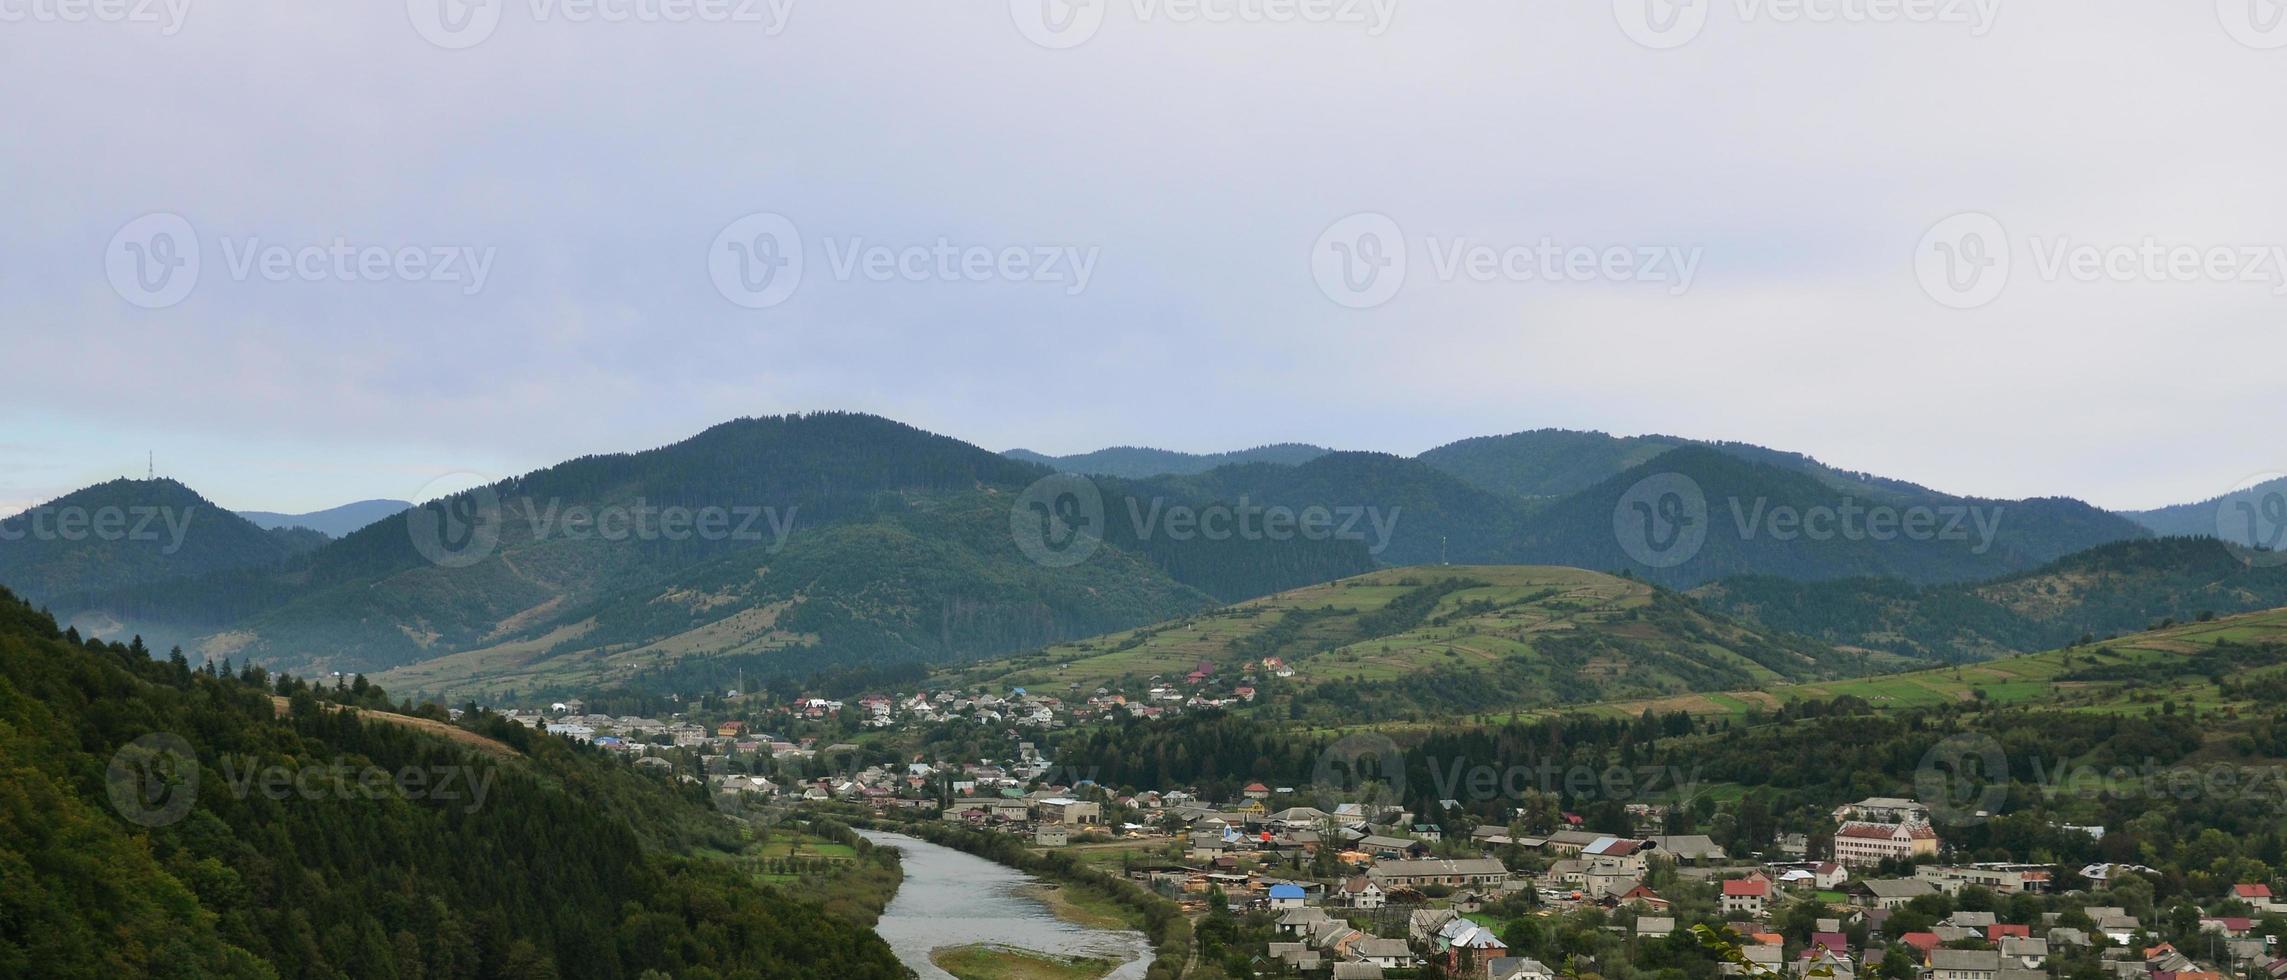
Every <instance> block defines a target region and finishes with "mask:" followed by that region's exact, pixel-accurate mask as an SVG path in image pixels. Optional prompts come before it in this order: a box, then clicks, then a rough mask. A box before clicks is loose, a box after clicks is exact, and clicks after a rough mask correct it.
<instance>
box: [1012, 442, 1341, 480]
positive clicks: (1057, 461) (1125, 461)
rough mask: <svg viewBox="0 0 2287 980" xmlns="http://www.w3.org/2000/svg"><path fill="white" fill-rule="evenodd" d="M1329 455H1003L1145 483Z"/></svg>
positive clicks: (1277, 448)
mask: <svg viewBox="0 0 2287 980" xmlns="http://www.w3.org/2000/svg"><path fill="white" fill-rule="evenodd" d="M1330 452H1333V450H1331V449H1323V448H1320V447H1318V446H1306V445H1302V444H1300V443H1291V442H1289V443H1280V444H1278V445H1273V446H1258V447H1256V448H1254V449H1241V450H1238V451H1236V452H1228V453H1179V452H1174V451H1172V450H1166V449H1144V448H1140V447H1136V446H1117V447H1114V448H1111V449H1099V450H1096V451H1095V452H1092V453H1081V454H1079V455H1077V456H1047V455H1043V454H1041V453H1036V452H1033V451H1031V450H1029V449H1011V450H1009V451H1007V452H1005V453H1003V454H1002V455H1004V456H1007V457H1009V458H1010V459H1020V460H1023V461H1025V462H1028V463H1037V464H1039V465H1041V466H1046V467H1048V468H1049V469H1052V470H1055V471H1057V472H1059V473H1082V474H1086V475H1089V476H1116V477H1125V478H1128V479H1142V478H1144V477H1153V476H1171V475H1172V476H1187V475H1190V474H1194V473H1205V472H1207V471H1208V470H1211V469H1214V468H1216V467H1218V466H1230V465H1233V464H1238V463H1279V464H1283V465H1287V466H1299V465H1301V464H1303V463H1307V462H1310V461H1311V460H1313V459H1317V458H1318V457H1320V456H1324V455H1326V454H1327V453H1330Z"/></svg>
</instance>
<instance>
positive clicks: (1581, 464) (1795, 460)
mask: <svg viewBox="0 0 2287 980" xmlns="http://www.w3.org/2000/svg"><path fill="white" fill-rule="evenodd" d="M1683 446H1704V447H1708V448H1712V449H1717V450H1720V451H1722V452H1725V453H1728V454H1730V455H1733V456H1737V457H1739V458H1741V459H1744V460H1748V461H1750V462H1756V463H1764V464H1767V465H1771V466H1777V467H1780V468H1782V469H1791V470H1795V471H1797V472H1800V473H1805V474H1808V475H1810V476H1812V477H1814V478H1816V479H1817V480H1818V481H1819V482H1821V483H1824V484H1826V485H1828V486H1830V487H1834V488H1836V489H1839V490H1848V491H1851V492H1856V493H1865V494H1868V495H1870V496H1875V497H1882V498H1886V499H1893V500H1901V499H1910V498H1913V497H1920V496H1926V495H1929V494H1933V493H1936V491H1933V490H1930V489H1929V488H1927V487H1922V486H1918V485H1915V484H1912V483H1907V482H1905V481H1902V480H1891V479H1886V478H1883V477H1878V476H1874V475H1871V474H1867V473H1857V472H1852V471H1849V470H1842V469H1836V468H1834V467H1831V466H1828V465H1826V464H1824V463H1821V462H1819V461H1818V460H1815V459H1812V458H1811V457H1809V456H1805V455H1803V454H1801V453H1791V452H1786V451H1784V450H1778V449H1766V448H1764V447H1762V446H1756V445H1751V444H1748V443H1743V442H1708V441H1703V440H1697V439H1685V438H1681V437H1678V436H1661V435H1647V436H1611V435H1606V434H1604V433H1602V432H1576V431H1573V430H1569V429H1538V430H1535V431H1531V432H1517V433H1511V434H1509V435H1505V436H1484V437H1480V438H1476V439H1464V440H1462V441H1460V442H1455V443H1449V444H1447V445H1443V446H1439V447H1437V448H1436V449H1432V450H1430V451H1428V452H1425V453H1423V454H1421V455H1420V456H1419V457H1416V458H1418V459H1420V460H1421V461H1422V462H1424V463H1428V464H1429V465H1431V466H1434V467H1437V468H1438V469H1440V470H1442V471H1444V472H1446V473H1449V474H1452V475H1453V476H1455V477H1458V478H1460V479H1462V480H1464V481H1466V482H1468V483H1469V484H1470V485H1471V486H1474V487H1477V488H1478V489H1480V490H1484V491H1486V492H1488V493H1497V494H1501V495H1503V496H1508V497H1515V498H1518V499H1522V500H1529V501H1537V500H1546V499H1550V498H1555V497H1562V496H1566V495H1569V494H1575V493H1579V492H1581V491H1583V490H1586V489H1588V488H1589V487H1591V486H1594V485H1596V484H1597V483H1600V482H1603V481H1604V480H1605V479H1608V478H1610V477H1611V476H1613V475H1614V474H1616V473H1621V472H1624V471H1626V470H1629V469H1631V468H1634V467H1637V466H1641V465H1643V464H1645V463H1647V462H1650V461H1651V460H1652V459H1654V458H1656V457H1658V456H1659V455H1660V454H1662V453H1665V452H1667V451H1669V450H1671V449H1677V448H1680V447H1683Z"/></svg>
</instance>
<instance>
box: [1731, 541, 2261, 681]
mask: <svg viewBox="0 0 2287 980" xmlns="http://www.w3.org/2000/svg"><path fill="white" fill-rule="evenodd" d="M1693 595H1695V596H1697V597H1698V598H1700V599H1701V600H1702V601H1704V602H1706V603H1707V604H1708V605H1709V606H1712V607H1714V608H1717V609H1721V610H1724V611H1725V612H1728V613H1730V614H1732V615H1734V616H1738V617H1740V618H1743V619H1748V620H1752V621H1754V622H1758V623H1761V624H1763V625H1765V626H1768V627H1771V628H1773V629H1779V630H1786V631H1789V632H1795V633H1801V634H1803V635H1805V636H1810V637H1814V638H1817V639H1820V640H1823V641H1825V642H1828V643H1834V644H1838V645H1843V646H1851V647H1863V648H1866V649H1872V650H1884V651H1888V652H1891V653H1897V654H1902V655H1906V656H1912V657H1920V658H1925V659H1931V660H1943V661H1960V660H1983V659H1988V658H1992V657H1996V656H2003V655H2007V654H2011V653H2027V652H2032V651H2036V650H2048V649H2054V648H2056V647H2061V646H2064V645H2066V644H2069V643H2072V642H2074V641H2075V640H2078V639H2080V638H2081V637H2083V636H2108V635H2112V634H2116V633H2130V632H2135V631H2137V630H2141V629H2145V628H2147V627H2149V626H2151V625H2152V624H2154V623H2157V622H2161V621H2163V620H2167V619H2175V620H2179V621H2190V620H2193V619H2195V618H2197V617H2198V616H2200V615H2201V614H2203V613H2207V614H2220V615H2229V614H2234V613H2242V612H2251V611H2255V610H2261V609H2272V608H2276V607H2280V606H2287V567H2277V566H2267V565H2250V564H2248V563H2246V562H2244V561H2241V560H2240V558H2239V556H2238V555H2237V554H2235V553H2234V552H2233V551H2232V550H2231V549H2229V548H2227V547H2225V546H2224V545H2223V544H2222V543H2220V542H2218V541H2216V540H2214V539H2212V538H2164V539H2159V540H2146V541H2123V542H2118V543H2114V544H2109V545H2103V546H2100V547H2097V548H2093V549H2091V550H2089V551H2085V552H2081V553H2079V554H2074V555H2069V556H2066V557H2065V558H2061V559H2059V560H2057V561H2055V562H2052V563H2050V564H2048V565H2045V566H2043V567H2041V568H2039V569H2036V570H2034V571H2030V572H2024V573H2020V574H2017V575H2011V576H2007V577H2004V578H2000V579H1996V580H1994V581H1990V582H1984V583H1977V584H1965V585H1920V586H1918V585H1911V584H1907V583H1904V582H1899V581H1895V580H1884V579H1844V580H1839V581H1832V582H1796V581H1790V580H1787V579H1780V578H1774V577H1771V576H1744V577H1739V578H1730V579H1723V580H1721V581H1718V582H1713V583H1710V584H1708V585H1706V586H1702V587H1701V588H1699V589H1697V590H1695V591H1694V592H1693Z"/></svg>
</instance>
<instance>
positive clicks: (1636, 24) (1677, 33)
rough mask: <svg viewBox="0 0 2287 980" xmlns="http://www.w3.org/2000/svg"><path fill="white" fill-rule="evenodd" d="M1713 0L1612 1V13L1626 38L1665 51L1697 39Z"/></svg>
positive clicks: (1703, 28)
mask: <svg viewBox="0 0 2287 980" xmlns="http://www.w3.org/2000/svg"><path fill="white" fill-rule="evenodd" d="M1713 2H1714V0H1612V15H1613V16H1614V17H1615V18H1617V19H1618V20H1619V21H1620V29H1621V30H1622V31H1625V32H1627V34H1628V38H1629V39H1630V40H1632V41H1635V42H1636V43H1637V44H1641V45H1643V46H1645V47H1647V48H1652V49H1654V50H1658V51H1665V50H1668V49H1670V48H1680V47H1683V46H1684V45H1686V44H1690V43H1691V42H1692V41H1694V40H1696V39H1698V37H1699V33H1700V32H1701V31H1703V30H1706V29H1707V13H1708V8H1709V6H1710V5H1711V4H1712V3H1713Z"/></svg>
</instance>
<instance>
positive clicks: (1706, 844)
mask: <svg viewBox="0 0 2287 980" xmlns="http://www.w3.org/2000/svg"><path fill="white" fill-rule="evenodd" d="M1645 839H1646V840H1648V841H1650V842H1651V844H1652V852H1651V856H1652V857H1655V858H1667V859H1668V860H1671V861H1677V862H1681V863H1684V864H1705V863H1708V862H1712V861H1728V860H1730V859H1731V855H1729V854H1727V853H1724V850H1723V846H1722V845H1720V844H1717V843H1716V842H1715V838H1713V837H1709V836H1707V835H1706V834H1680V835H1676V836H1670V837H1648V838H1645Z"/></svg>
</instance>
